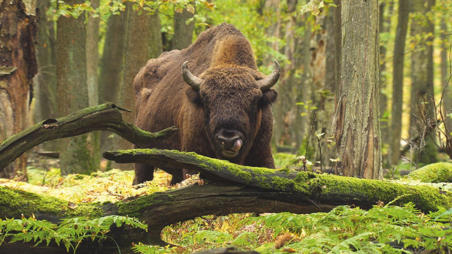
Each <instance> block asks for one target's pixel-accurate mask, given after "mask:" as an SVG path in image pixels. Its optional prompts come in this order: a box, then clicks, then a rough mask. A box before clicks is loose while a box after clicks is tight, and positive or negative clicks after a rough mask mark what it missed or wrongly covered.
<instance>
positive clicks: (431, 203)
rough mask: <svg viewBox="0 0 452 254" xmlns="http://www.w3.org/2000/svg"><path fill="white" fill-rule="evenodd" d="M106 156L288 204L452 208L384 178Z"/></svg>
mask: <svg viewBox="0 0 452 254" xmlns="http://www.w3.org/2000/svg"><path fill="white" fill-rule="evenodd" d="M104 157H105V158H107V159H109V160H114V161H116V162H119V163H130V162H140V163H149V164H152V165H154V166H156V167H159V168H163V169H167V168H168V169H172V170H175V169H181V168H186V169H192V170H197V171H199V172H201V176H202V177H203V178H206V179H213V180H214V181H216V180H218V179H223V181H224V180H227V181H230V182H232V183H235V184H237V183H238V184H243V185H246V186H250V187H255V188H258V189H262V190H271V191H280V192H284V193H290V196H291V198H290V199H289V200H286V201H287V202H290V203H294V204H299V203H300V202H308V203H312V204H313V205H314V206H319V207H321V206H324V205H329V206H334V205H355V206H359V207H361V208H364V209H365V208H370V207H371V206H372V205H375V204H377V203H379V202H383V203H389V202H392V201H394V200H397V202H396V204H397V203H402V204H403V203H406V202H412V203H414V205H415V206H416V207H417V208H418V209H420V210H422V211H424V212H428V211H432V210H436V209H437V208H438V207H439V206H442V207H451V204H452V195H451V194H450V193H443V192H441V191H440V190H439V189H436V188H433V187H430V186H421V185H418V186H413V185H405V184H400V183H394V182H389V181H383V180H372V179H360V178H354V177H344V176H337V175H330V174H316V173H312V172H306V171H301V172H297V171H290V170H274V169H269V168H258V167H249V166H242V165H237V164H234V163H230V162H227V161H223V160H218V159H213V158H209V157H205V156H201V155H198V154H196V153H186V152H179V151H175V150H158V149H131V150H122V151H116V152H106V153H104Z"/></svg>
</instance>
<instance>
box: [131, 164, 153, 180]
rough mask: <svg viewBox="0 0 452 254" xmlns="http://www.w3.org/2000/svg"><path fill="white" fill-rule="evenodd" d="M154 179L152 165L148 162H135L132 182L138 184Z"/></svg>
mask: <svg viewBox="0 0 452 254" xmlns="http://www.w3.org/2000/svg"><path fill="white" fill-rule="evenodd" d="M152 179H154V167H153V166H152V165H149V164H143V163H136V164H135V178H134V179H133V184H134V185H135V184H140V183H144V182H146V181H152Z"/></svg>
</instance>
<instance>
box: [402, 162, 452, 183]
mask: <svg viewBox="0 0 452 254" xmlns="http://www.w3.org/2000/svg"><path fill="white" fill-rule="evenodd" d="M407 178H409V179H414V180H419V181H421V182H424V183H441V182H447V183H450V182H452V163H447V162H439V163H433V164H429V165H427V166H425V167H422V168H420V169H417V170H414V171H413V172H411V173H410V174H409V175H408V176H407Z"/></svg>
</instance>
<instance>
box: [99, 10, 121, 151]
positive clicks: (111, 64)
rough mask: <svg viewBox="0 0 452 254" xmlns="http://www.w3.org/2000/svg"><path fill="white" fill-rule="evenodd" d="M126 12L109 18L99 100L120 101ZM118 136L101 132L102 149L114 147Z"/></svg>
mask: <svg viewBox="0 0 452 254" xmlns="http://www.w3.org/2000/svg"><path fill="white" fill-rule="evenodd" d="M125 17H126V14H125V12H120V13H118V14H112V15H111V16H110V17H109V18H108V22H107V31H106V35H105V43H104V50H103V52H102V58H101V61H100V67H99V68H100V76H99V102H101V103H106V102H112V103H116V104H118V105H119V104H120V103H119V90H120V87H121V77H122V76H121V74H122V71H123V66H124V65H123V58H124V53H123V52H124V50H125V48H124V41H125ZM117 139H118V137H117V136H116V135H112V134H111V133H105V132H102V133H101V141H100V143H101V150H102V151H108V150H111V149H113V147H114V144H115V143H118V141H117Z"/></svg>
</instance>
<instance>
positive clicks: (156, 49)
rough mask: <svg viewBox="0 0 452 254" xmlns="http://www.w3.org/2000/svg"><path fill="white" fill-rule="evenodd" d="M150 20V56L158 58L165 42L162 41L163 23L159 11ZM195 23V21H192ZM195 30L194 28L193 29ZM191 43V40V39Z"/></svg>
mask: <svg viewBox="0 0 452 254" xmlns="http://www.w3.org/2000/svg"><path fill="white" fill-rule="evenodd" d="M149 18H150V20H149V22H150V23H151V24H152V25H151V27H150V28H151V31H150V33H151V34H150V37H149V39H148V40H149V58H156V57H158V56H160V54H162V52H163V43H162V36H161V32H160V30H161V27H162V26H161V24H160V17H159V14H158V12H157V11H156V13H154V14H153V15H151V16H150V17H149ZM192 23H194V21H193V22H192ZM192 30H193V29H192ZM190 44H191V41H190ZM190 44H188V45H190Z"/></svg>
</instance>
